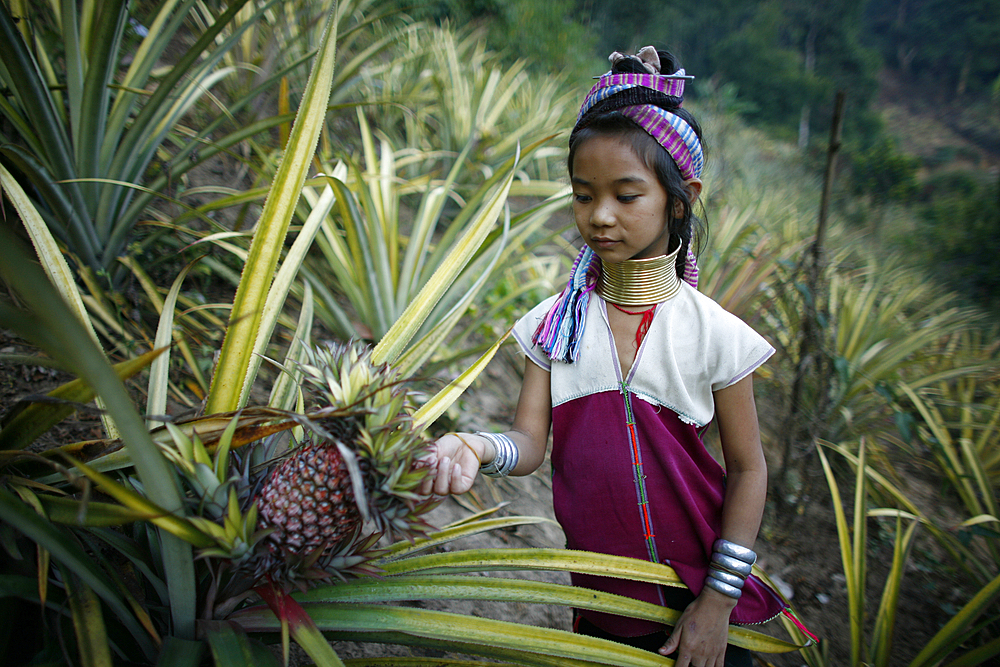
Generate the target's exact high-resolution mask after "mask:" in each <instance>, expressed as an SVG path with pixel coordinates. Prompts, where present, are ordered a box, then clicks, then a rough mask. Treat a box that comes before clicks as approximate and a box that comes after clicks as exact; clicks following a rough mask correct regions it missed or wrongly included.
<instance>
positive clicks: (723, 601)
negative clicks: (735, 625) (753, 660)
mask: <svg viewBox="0 0 1000 667" xmlns="http://www.w3.org/2000/svg"><path fill="white" fill-rule="evenodd" d="M735 606H736V600H733V599H732V598H728V597H726V596H725V595H722V594H721V593H717V592H716V591H713V590H712V589H710V588H706V589H705V590H704V591H702V593H701V595H699V596H698V597H697V598H695V600H694V602H692V603H691V604H689V605H688V606H687V609H685V610H684V613H682V614H681V617H680V619H679V620H678V621H677V625H675V626H674V630H673V632H671V633H670V637H669V638H668V639H667V643H666V644H664V645H663V648H661V649H660V653H661V654H663V655H669V654H671V653H673V652H674V651H677V656H676V657H675V663H674V664H675V665H676V667H689V665H690V666H691V667H723V665H724V664H725V660H726V645H727V642H728V639H729V614H730V613H731V612H732V610H733V607H735Z"/></svg>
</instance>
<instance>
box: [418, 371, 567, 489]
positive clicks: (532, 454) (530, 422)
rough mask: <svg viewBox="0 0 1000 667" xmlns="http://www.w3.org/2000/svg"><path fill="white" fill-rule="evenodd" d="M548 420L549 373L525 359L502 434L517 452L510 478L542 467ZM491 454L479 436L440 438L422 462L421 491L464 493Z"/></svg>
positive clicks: (550, 417)
mask: <svg viewBox="0 0 1000 667" xmlns="http://www.w3.org/2000/svg"><path fill="white" fill-rule="evenodd" d="M551 421H552V398H551V394H550V393H549V372H548V371H547V370H544V369H543V368H541V367H540V366H538V365H537V364H535V363H534V362H532V361H531V360H529V359H525V361H524V380H523V381H522V383H521V395H520V397H519V398H518V400H517V412H516V414H515V415H514V426H513V427H512V428H511V430H509V431H507V432H506V435H507V437H509V438H510V439H511V440H513V441H514V444H515V445H517V450H518V461H517V466H515V467H514V469H513V470H512V471H511V474H512V475H530V474H531V473H532V472H534V471H535V470H536V469H537V468H538V466H540V465H541V464H542V461H543V460H544V459H545V447H546V445H547V443H548V440H549V426H550V424H551ZM495 454H496V450H495V449H494V447H493V443H491V442H490V441H489V440H487V439H486V438H484V437H483V436H481V435H475V434H473V433H457V434H456V433H449V434H447V435H445V436H442V437H441V439H439V440H438V441H437V442H435V443H434V445H433V451H432V453H431V455H430V456H429V457H428V458H427V459H425V460H426V461H427V462H428V464H429V465H430V467H431V469H432V470H431V474H430V475H429V476H428V478H427V480H426V481H425V482H424V486H423V489H422V490H423V492H424V493H428V494H429V493H435V494H437V495H439V496H444V495H447V494H450V493H465V492H466V491H468V490H469V489H471V488H472V484H473V482H475V481H476V475H478V474H479V466H480V465H482V464H486V463H489V462H490V461H492V460H493V457H494V456H495Z"/></svg>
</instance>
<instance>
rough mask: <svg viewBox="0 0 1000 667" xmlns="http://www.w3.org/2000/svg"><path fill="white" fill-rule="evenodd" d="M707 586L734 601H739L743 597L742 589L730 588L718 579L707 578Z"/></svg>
mask: <svg viewBox="0 0 1000 667" xmlns="http://www.w3.org/2000/svg"><path fill="white" fill-rule="evenodd" d="M705 586H707V587H708V588H711V589H712V590H713V591H716V592H718V593H722V594H723V595H725V596H726V597H730V598H732V599H734V600H739V599H740V596H741V595H743V591H741V590H740V589H738V588H736V587H735V586H730V585H729V584H727V583H725V582H723V581H719V580H718V579H714V578H713V577H705Z"/></svg>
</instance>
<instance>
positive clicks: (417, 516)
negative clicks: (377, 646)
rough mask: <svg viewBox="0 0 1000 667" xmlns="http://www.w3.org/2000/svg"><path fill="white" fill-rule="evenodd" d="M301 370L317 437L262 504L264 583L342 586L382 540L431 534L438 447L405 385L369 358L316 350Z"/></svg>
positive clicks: (275, 475)
mask: <svg viewBox="0 0 1000 667" xmlns="http://www.w3.org/2000/svg"><path fill="white" fill-rule="evenodd" d="M286 370H288V369H286ZM297 370H299V371H300V372H301V373H302V377H303V384H304V385H306V386H308V387H309V388H311V389H312V390H313V394H314V396H315V398H316V399H317V401H318V404H319V405H318V406H317V407H315V408H314V409H311V410H309V411H307V413H306V416H305V418H304V419H303V420H302V421H301V423H302V425H303V426H304V427H305V428H306V429H307V430H308V431H309V433H310V435H309V437H308V438H307V439H306V441H305V442H303V443H302V444H300V445H299V446H298V447H296V448H295V449H294V450H292V452H291V453H290V455H289V456H287V458H285V459H284V460H283V461H282V462H281V463H279V464H278V465H277V466H276V467H275V468H274V470H273V472H272V473H271V475H270V477H269V478H268V480H267V482H266V483H265V484H264V485H263V487H262V488H261V489H260V492H259V493H258V495H257V502H258V511H259V516H260V525H259V527H260V528H262V529H264V530H266V531H269V534H268V536H267V538H266V544H267V546H268V549H267V554H266V555H265V556H264V558H263V559H262V561H261V562H260V563H259V564H258V568H257V569H258V576H263V575H264V574H267V575H268V576H271V577H272V578H274V579H278V578H280V579H285V580H295V579H300V578H302V577H304V578H305V579H312V578H320V579H325V578H329V576H330V575H335V576H339V577H343V575H344V574H346V573H347V572H352V571H359V570H363V569H364V562H365V561H366V560H368V559H369V558H370V557H371V556H372V555H374V554H375V552H374V551H373V547H374V545H375V543H376V542H377V541H378V539H379V537H380V536H382V535H386V536H388V537H389V539H393V540H395V539H398V538H400V537H410V538H411V539H412V537H414V536H416V535H420V534H425V533H426V531H427V529H429V526H428V525H427V524H426V523H425V522H424V521H423V519H422V518H421V515H422V514H423V513H424V512H426V511H427V510H429V509H430V508H431V502H430V501H429V500H428V499H427V498H426V497H425V496H422V495H421V494H420V493H419V490H420V486H421V482H422V481H423V479H424V478H425V477H426V475H427V474H428V473H429V471H428V469H427V468H426V466H422V465H421V464H420V458H421V456H422V455H423V454H424V453H425V451H426V449H427V447H428V445H429V441H428V440H426V439H425V438H424V437H423V435H422V434H421V433H420V432H419V431H417V430H415V429H414V428H413V426H412V422H411V420H410V418H409V415H408V414H407V410H408V409H409V408H410V407H411V406H410V401H409V398H410V390H409V389H408V387H407V385H406V383H405V382H404V381H402V380H400V379H399V378H397V377H396V375H395V374H394V373H393V371H392V369H391V368H389V367H388V366H387V365H375V364H373V363H372V362H371V357H370V350H368V349H367V348H364V347H361V346H360V345H358V344H344V345H331V346H328V347H325V348H316V349H312V350H311V351H310V353H309V359H308V361H307V362H305V363H300V364H298V368H297Z"/></svg>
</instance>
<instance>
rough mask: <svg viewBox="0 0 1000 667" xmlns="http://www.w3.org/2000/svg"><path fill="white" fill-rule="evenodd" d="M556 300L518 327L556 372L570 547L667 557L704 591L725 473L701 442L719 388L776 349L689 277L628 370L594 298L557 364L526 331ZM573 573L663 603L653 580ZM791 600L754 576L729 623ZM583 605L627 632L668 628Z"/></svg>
mask: <svg viewBox="0 0 1000 667" xmlns="http://www.w3.org/2000/svg"><path fill="white" fill-rule="evenodd" d="M556 298H557V297H556V296H553V297H550V298H549V299H546V300H545V301H543V302H542V303H540V304H539V305H537V306H536V307H535V308H533V309H532V310H531V311H530V312H529V313H528V314H527V315H525V316H524V317H522V318H521V319H520V320H518V322H517V323H516V324H515V326H514V331H513V334H514V337H515V339H516V340H517V341H518V344H519V345H520V346H521V349H522V350H523V351H524V353H525V354H526V355H527V356H528V358H529V359H530V360H531V361H532V362H534V363H535V364H537V365H538V366H540V367H541V368H543V369H545V370H547V371H549V373H550V381H551V394H552V442H553V444H552V457H551V459H552V495H553V503H554V506H555V514H556V518H557V520H558V521H559V523H560V524H561V525H562V528H563V531H564V533H565V534H566V540H567V548H569V549H582V550H587V551H594V552H599V553H607V554H613V555H618V556H629V557H632V558H641V559H645V560H649V561H653V562H658V563H664V564H666V565H669V566H671V567H672V568H674V570H675V571H676V572H677V574H678V576H679V577H680V578H681V580H683V582H684V584H685V585H686V586H687V587H688V588H689V589H690V590H691V592H692V593H693V594H694V595H698V594H699V593H700V592H701V589H702V586H703V585H704V580H705V576H706V574H707V572H708V566H709V559H710V557H711V555H712V543H713V542H714V541H715V540H716V539H717V538H719V536H720V532H721V524H722V503H723V497H724V493H725V472H724V470H723V468H722V466H720V465H719V463H718V462H717V461H716V460H715V459H714V458H713V457H712V456H711V454H709V452H708V451H707V450H706V448H705V445H704V443H703V442H702V439H701V433H702V432H703V430H704V429H705V427H707V426H708V424H709V423H710V422H711V420H712V418H713V416H714V414H715V402H714V398H713V395H712V392H713V391H716V390H719V389H723V388H725V387H728V386H730V385H732V384H734V383H736V382H738V381H739V380H741V379H743V378H744V377H746V376H747V375H749V374H750V373H752V372H753V371H754V370H755V369H756V368H758V367H759V366H760V365H761V364H763V363H764V362H765V361H766V360H767V358H768V357H770V356H771V355H772V354H773V353H774V348H773V347H771V345H770V344H769V343H768V342H767V341H766V340H764V338H763V337H761V336H760V335H759V334H757V333H756V332H755V331H754V330H753V329H751V328H750V327H749V326H748V325H747V324H745V323H744V322H743V321H742V320H740V319H739V318H737V317H736V316H734V315H732V314H731V313H729V312H727V311H726V310H724V309H723V308H722V307H721V306H719V305H718V304H717V303H715V301H713V300H712V299H710V298H709V297H707V296H705V295H703V294H701V293H700V292H698V291H697V290H696V289H694V288H692V287H691V286H690V285H687V284H686V283H685V284H682V286H681V290H680V292H679V293H678V294H677V295H676V296H675V297H673V298H672V299H670V300H668V301H665V302H663V303H661V304H659V305H658V306H657V308H656V311H655V314H654V317H653V322H652V324H651V326H650V328H649V331H648V332H647V334H646V336H645V338H644V339H643V341H642V344H641V345H640V347H639V349H638V351H637V353H636V358H635V361H634V363H633V365H632V368H631V369H630V371H629V373H628V374H627V375H626V376H624V377H623V376H622V371H621V365H620V364H619V363H618V358H617V352H616V349H615V344H614V338H613V336H612V334H611V327H610V325H609V323H608V316H607V304H606V302H605V301H604V300H603V299H601V298H600V297H599V296H598V295H596V294H594V295H592V296H591V298H590V300H589V304H588V307H587V314H586V325H585V327H584V331H583V334H582V342H581V348H580V356H579V359H578V361H577V362H576V363H571V364H570V363H563V362H553V361H551V360H550V359H549V358H548V356H546V355H545V353H544V352H542V351H541V350H540V349H539V348H538V347H537V346H535V345H534V344H533V343H532V342H531V338H532V335H533V334H534V332H535V329H536V328H537V327H538V324H539V322H541V320H542V318H543V317H544V315H545V313H546V312H547V311H548V309H549V307H550V306H551V305H552V303H553V302H554V300H555V299H556ZM572 579H573V583H574V584H575V585H578V586H582V587H586V588H591V589H596V590H600V591H605V592H609V593H616V594H619V595H625V596H627V597H630V598H633V599H637V600H643V601H645V602H651V603H654V604H659V605H666V601H665V597H664V591H663V590H661V589H662V587H661V586H659V585H657V584H651V583H645V582H634V581H627V580H622V579H613V578H609V577H598V576H592V575H583V574H574V575H573V577H572ZM666 606H669V605H666ZM784 607H785V605H784V602H783V601H782V600H781V598H780V597H779V596H778V595H777V594H776V593H775V592H774V591H773V590H771V589H770V588H769V587H768V586H767V585H766V584H764V583H763V582H762V581H761V580H760V579H758V578H757V577H756V576H754V575H751V577H750V578H749V579H748V580H747V582H746V584H745V585H744V587H743V595H742V596H741V597H740V600H739V602H738V603H737V605H736V607H735V608H734V609H733V612H732V615H731V617H730V620H731V621H732V622H734V623H744V624H747V623H763V622H765V621H768V620H770V619H772V618H774V617H775V616H777V615H778V614H779V613H781V611H782V609H784ZM580 613H581V614H582V615H583V616H584V617H585V618H586V619H587V620H588V621H590V622H591V623H593V624H594V625H596V626H597V627H599V628H601V629H602V630H605V631H606V632H610V633H612V634H615V635H619V636H622V637H635V636H638V635H644V634H649V633H652V632H656V631H658V630H662V629H663V627H664V626H662V625H660V624H658V623H655V622H651V621H645V620H638V619H631V618H627V617H623V616H615V615H609V614H603V613H597V612H591V611H581V612H580Z"/></svg>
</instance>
